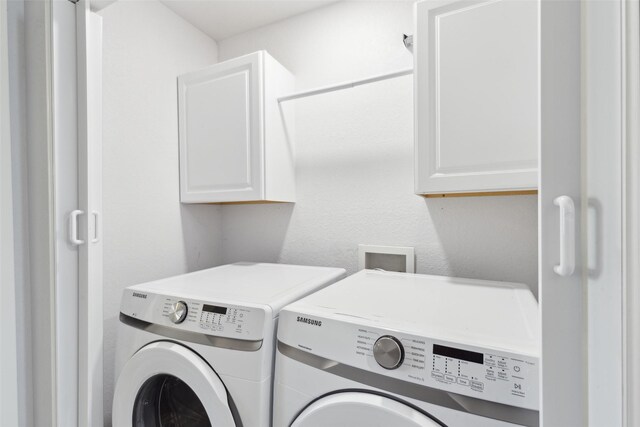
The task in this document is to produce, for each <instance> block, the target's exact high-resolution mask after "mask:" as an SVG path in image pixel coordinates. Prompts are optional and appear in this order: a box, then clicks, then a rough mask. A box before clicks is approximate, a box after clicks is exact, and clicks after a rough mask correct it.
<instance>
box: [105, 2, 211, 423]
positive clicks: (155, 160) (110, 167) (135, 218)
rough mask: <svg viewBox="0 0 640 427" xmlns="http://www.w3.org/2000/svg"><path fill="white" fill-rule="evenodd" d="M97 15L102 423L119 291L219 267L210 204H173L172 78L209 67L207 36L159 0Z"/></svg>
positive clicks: (175, 132)
mask: <svg viewBox="0 0 640 427" xmlns="http://www.w3.org/2000/svg"><path fill="white" fill-rule="evenodd" d="M100 15H101V16H102V17H103V18H104V21H103V26H104V70H103V71H104V72H103V76H104V80H103V96H104V104H103V106H104V113H103V129H104V131H103V159H104V160H103V162H104V163H103V166H104V176H103V203H104V205H103V215H104V239H105V240H104V289H105V295H104V316H105V329H104V348H105V355H104V361H105V376H104V378H105V393H104V402H105V411H106V412H107V424H109V414H110V412H111V404H112V393H113V376H114V373H113V364H114V357H113V356H114V351H113V350H114V347H115V342H116V329H117V323H118V320H117V319H118V313H119V305H120V296H121V292H122V289H123V288H124V287H126V286H129V285H133V284H135V283H139V282H144V281H148V280H153V279H156V278H161V277H166V276H171V275H175V274H180V273H184V272H187V271H192V270H198V269H202V268H206V267H209V266H213V265H217V264H219V263H220V261H221V255H220V245H219V244H220V241H221V236H220V234H219V231H220V213H219V207H216V206H207V205H201V206H187V205H181V204H180V202H179V190H178V123H177V95H176V93H177V92H176V91H177V89H176V77H177V76H178V75H179V74H181V73H184V72H187V71H191V70H194V69H198V68H201V67H203V66H206V65H210V64H212V63H215V62H216V60H217V46H216V43H215V41H213V40H212V39H211V38H209V37H208V36H206V35H205V34H204V33H202V32H200V31H199V30H196V29H195V28H194V27H193V26H191V25H190V24H188V23H187V22H185V21H184V20H183V19H182V18H180V17H178V16H177V15H175V14H174V13H173V12H171V11H170V10H169V9H167V8H166V7H165V6H163V5H162V4H161V3H159V2H157V1H128V0H121V1H118V2H116V3H114V4H113V5H111V6H109V7H107V8H106V9H103V10H102V11H100Z"/></svg>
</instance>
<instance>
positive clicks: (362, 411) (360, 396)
mask: <svg viewBox="0 0 640 427" xmlns="http://www.w3.org/2000/svg"><path fill="white" fill-rule="evenodd" d="M327 426H331V427H354V426H367V427H369V426H381V427H382V426H385V427H388V426H393V427H442V424H439V423H438V422H436V421H435V420H433V419H431V418H429V417H428V416H426V415H425V414H423V413H422V412H420V411H417V410H416V409H414V408H412V407H410V406H408V405H404V404H402V403H400V402H397V401H395V400H393V399H389V398H388V397H384V396H379V395H377V394H370V393H365V392H344V393H336V394H332V395H329V396H326V397H323V398H321V399H318V400H316V401H315V402H313V403H312V404H311V405H309V406H307V407H306V408H305V410H304V411H302V412H301V413H300V415H298V417H297V418H296V419H295V420H294V421H293V423H291V427H327Z"/></svg>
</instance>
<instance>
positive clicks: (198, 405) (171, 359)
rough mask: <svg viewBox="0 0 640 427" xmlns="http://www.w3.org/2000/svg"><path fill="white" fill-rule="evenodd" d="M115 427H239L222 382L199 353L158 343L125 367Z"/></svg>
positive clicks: (117, 390) (117, 397)
mask: <svg viewBox="0 0 640 427" xmlns="http://www.w3.org/2000/svg"><path fill="white" fill-rule="evenodd" d="M113 425H114V427H125V426H126V427H129V426H133V427H161V426H162V427H178V426H193V427H235V425H236V424H235V422H234V420H233V415H232V413H231V409H230V408H229V403H228V400H227V391H226V389H225V387H224V385H223V384H222V381H220V378H218V376H217V375H216V373H215V372H214V371H213V370H212V369H211V367H210V366H209V365H208V364H207V363H206V362H205V361H204V360H202V358H201V357H200V356H198V355H197V354H196V353H194V352H192V351H191V350H189V349H188V348H186V347H184V346H181V345H179V344H175V343H171V342H156V343H153V344H149V345H147V346H145V347H143V348H142V349H141V350H139V351H138V352H137V353H136V354H134V355H133V357H132V358H131V359H129V361H128V362H127V363H126V364H125V366H124V368H123V369H122V372H121V373H120V376H119V377H118V382H117V383H116V388H115V391H114V399H113Z"/></svg>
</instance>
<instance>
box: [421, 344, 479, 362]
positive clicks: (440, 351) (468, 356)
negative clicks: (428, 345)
mask: <svg viewBox="0 0 640 427" xmlns="http://www.w3.org/2000/svg"><path fill="white" fill-rule="evenodd" d="M433 354H437V355H438V356H445V357H452V358H454V359H460V360H466V361H467V362H472V363H480V364H481V365H482V364H484V354H482V353H476V352H475V351H469V350H462V349H459V348H453V347H446V346H444V345H438V344H434V345H433Z"/></svg>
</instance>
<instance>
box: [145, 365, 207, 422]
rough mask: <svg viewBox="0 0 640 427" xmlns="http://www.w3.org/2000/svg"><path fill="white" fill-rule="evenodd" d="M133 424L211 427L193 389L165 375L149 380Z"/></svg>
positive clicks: (177, 379) (179, 380)
mask: <svg viewBox="0 0 640 427" xmlns="http://www.w3.org/2000/svg"><path fill="white" fill-rule="evenodd" d="M133 425H134V426H140V427H181V426H191V427H211V422H210V421H209V417H208V416H207V411H206V410H205V409H204V406H203V405H202V402H201V401H200V399H198V396H197V395H196V394H195V393H194V391H193V390H192V389H191V387H189V386H188V385H187V384H186V383H185V382H184V381H182V380H181V379H179V378H176V377H174V376H172V375H164V374H163V375H156V376H154V377H151V378H149V379H148V380H147V381H146V382H145V383H144V384H143V385H142V387H141V388H140V391H139V392H138V395H137V396H136V401H135V404H134V406H133Z"/></svg>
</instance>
